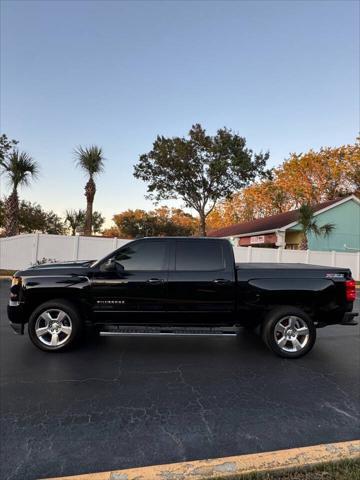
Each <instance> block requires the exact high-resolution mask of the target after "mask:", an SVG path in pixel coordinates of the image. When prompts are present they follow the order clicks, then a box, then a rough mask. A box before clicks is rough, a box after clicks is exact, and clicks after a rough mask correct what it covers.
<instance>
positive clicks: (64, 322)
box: [28, 299, 82, 352]
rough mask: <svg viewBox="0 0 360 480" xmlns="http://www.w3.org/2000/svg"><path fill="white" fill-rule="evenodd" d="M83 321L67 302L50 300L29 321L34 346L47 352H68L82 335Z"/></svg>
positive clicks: (37, 309) (34, 312)
mask: <svg viewBox="0 0 360 480" xmlns="http://www.w3.org/2000/svg"><path fill="white" fill-rule="evenodd" d="M81 327H82V323H81V319H80V316H79V313H78V311H77V309H76V308H75V306H74V305H73V304H71V303H70V302H68V301H66V300H61V299H59V300H50V301H48V302H45V303H43V304H41V305H40V306H39V307H37V308H36V309H35V310H34V311H33V313H32V314H31V317H30V319H29V326H28V331H29V336H30V339H31V341H32V342H33V344H34V345H36V346H37V347H38V348H40V349H41V350H45V351H47V352H55V351H56V352H58V351H63V350H67V349H68V348H70V347H71V346H73V345H74V344H75V342H76V341H77V340H78V339H79V337H80V333H81Z"/></svg>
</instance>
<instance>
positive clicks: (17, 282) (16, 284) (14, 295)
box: [10, 277, 22, 301]
mask: <svg viewBox="0 0 360 480" xmlns="http://www.w3.org/2000/svg"><path fill="white" fill-rule="evenodd" d="M21 284H22V282H21V277H13V278H12V281H11V287H10V300H13V301H16V300H19V293H20V289H21Z"/></svg>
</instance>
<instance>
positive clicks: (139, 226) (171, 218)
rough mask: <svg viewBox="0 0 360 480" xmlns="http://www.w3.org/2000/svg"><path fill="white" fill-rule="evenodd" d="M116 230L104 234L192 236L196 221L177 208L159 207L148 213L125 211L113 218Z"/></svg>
mask: <svg viewBox="0 0 360 480" xmlns="http://www.w3.org/2000/svg"><path fill="white" fill-rule="evenodd" d="M113 220H114V223H115V225H116V227H117V230H114V229H110V230H106V231H105V232H104V233H105V234H106V235H109V236H114V235H115V236H120V237H121V238H136V237H148V236H152V237H156V236H174V235H183V236H188V235H192V234H194V232H195V228H196V223H197V222H196V219H195V218H194V217H192V215H190V214H188V213H185V212H183V211H182V210H180V209H178V208H173V209H169V208H167V207H161V208H158V209H156V210H152V211H150V212H146V211H145V210H139V209H138V210H126V211H125V212H121V213H118V214H117V215H114V217H113Z"/></svg>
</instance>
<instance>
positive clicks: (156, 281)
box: [147, 278, 164, 285]
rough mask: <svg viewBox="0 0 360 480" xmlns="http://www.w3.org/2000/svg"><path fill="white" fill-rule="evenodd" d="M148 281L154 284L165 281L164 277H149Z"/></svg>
mask: <svg viewBox="0 0 360 480" xmlns="http://www.w3.org/2000/svg"><path fill="white" fill-rule="evenodd" d="M147 282H148V283H151V284H152V285H156V284H157V283H164V279H163V278H149V280H148V281H147Z"/></svg>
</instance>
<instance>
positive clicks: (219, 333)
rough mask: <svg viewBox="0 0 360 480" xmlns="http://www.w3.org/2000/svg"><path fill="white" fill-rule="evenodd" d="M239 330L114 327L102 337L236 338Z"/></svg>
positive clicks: (103, 331)
mask: <svg viewBox="0 0 360 480" xmlns="http://www.w3.org/2000/svg"><path fill="white" fill-rule="evenodd" d="M237 333H238V329H237V328H234V327H231V328H204V327H198V328H179V327H170V328H169V327H163V328H162V327H147V328H146V327H141V328H136V327H116V326H112V327H110V328H107V329H106V330H101V331H100V335H101V336H102V337H113V336H123V337H133V336H156V337H158V336H161V337H174V336H181V337H190V336H211V337H234V336H236V335H237Z"/></svg>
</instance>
